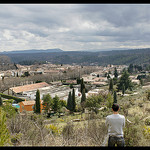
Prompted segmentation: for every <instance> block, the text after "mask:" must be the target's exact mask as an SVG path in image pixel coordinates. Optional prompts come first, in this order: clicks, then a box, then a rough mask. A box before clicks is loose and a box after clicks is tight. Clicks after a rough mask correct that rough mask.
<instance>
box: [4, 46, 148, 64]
mask: <svg viewBox="0 0 150 150" xmlns="http://www.w3.org/2000/svg"><path fill="white" fill-rule="evenodd" d="M6 55H7V56H8V57H9V58H10V59H11V61H12V62H14V63H19V64H22V65H29V64H30V65H31V64H35V62H36V63H45V62H46V61H49V62H51V63H54V64H55V63H58V64H72V63H77V64H84V65H90V64H91V63H95V64H97V65H107V64H114V65H125V64H126V65H129V64H137V65H140V64H143V63H149V62H150V48H147V49H134V50H133V49H132V50H116V51H115V50H114V51H103V52H85V51H63V52H59V53H58V52H53V53H34V54H33V53H29V54H28V53H25V54H21V53H20V54H19V53H18V54H9V53H8V54H6Z"/></svg>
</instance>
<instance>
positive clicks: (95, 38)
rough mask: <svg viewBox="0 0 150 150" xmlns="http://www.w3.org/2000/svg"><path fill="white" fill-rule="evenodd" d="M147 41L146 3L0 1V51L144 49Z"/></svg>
mask: <svg viewBox="0 0 150 150" xmlns="http://www.w3.org/2000/svg"><path fill="white" fill-rule="evenodd" d="M6 10H7V11H6ZM149 41H150V5H149V4H147V5H144V4H136V5H133V4H132V5H130V4H125V5H124V4H123V5H121V4H119V5H118V4H117V5H115V4H113V5H112V4H109V5H107V4H24V5H23V4H8V5H7V4H5V5H2V4H0V43H1V44H0V51H8V50H21V49H22V50H23V49H49V48H61V49H63V50H83V49H107V48H109V49H110V48H112V49H114V48H120V47H121V48H133V47H134V48H136V47H137V48H138V47H140V48H142V47H144V48H145V47H149Z"/></svg>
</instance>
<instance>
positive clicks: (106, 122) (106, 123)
mask: <svg viewBox="0 0 150 150" xmlns="http://www.w3.org/2000/svg"><path fill="white" fill-rule="evenodd" d="M105 125H106V126H108V117H106V121H105Z"/></svg>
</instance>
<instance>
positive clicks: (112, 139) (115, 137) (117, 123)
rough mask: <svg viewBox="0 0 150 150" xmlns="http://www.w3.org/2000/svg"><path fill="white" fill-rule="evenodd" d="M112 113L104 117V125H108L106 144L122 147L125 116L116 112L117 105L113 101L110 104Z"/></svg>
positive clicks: (117, 109)
mask: <svg viewBox="0 0 150 150" xmlns="http://www.w3.org/2000/svg"><path fill="white" fill-rule="evenodd" d="M112 111H113V114H112V115H108V116H107V117H106V126H108V136H109V138H108V146H109V147H110V146H115V144H116V145H117V146H118V147H119V146H122V147H124V145H125V142H124V138H123V128H124V127H125V117H124V116H123V115H120V114H119V113H118V111H119V105H118V104H117V103H114V104H113V105H112Z"/></svg>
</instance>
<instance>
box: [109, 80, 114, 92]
mask: <svg viewBox="0 0 150 150" xmlns="http://www.w3.org/2000/svg"><path fill="white" fill-rule="evenodd" d="M109 91H112V92H113V79H110V82H109Z"/></svg>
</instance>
